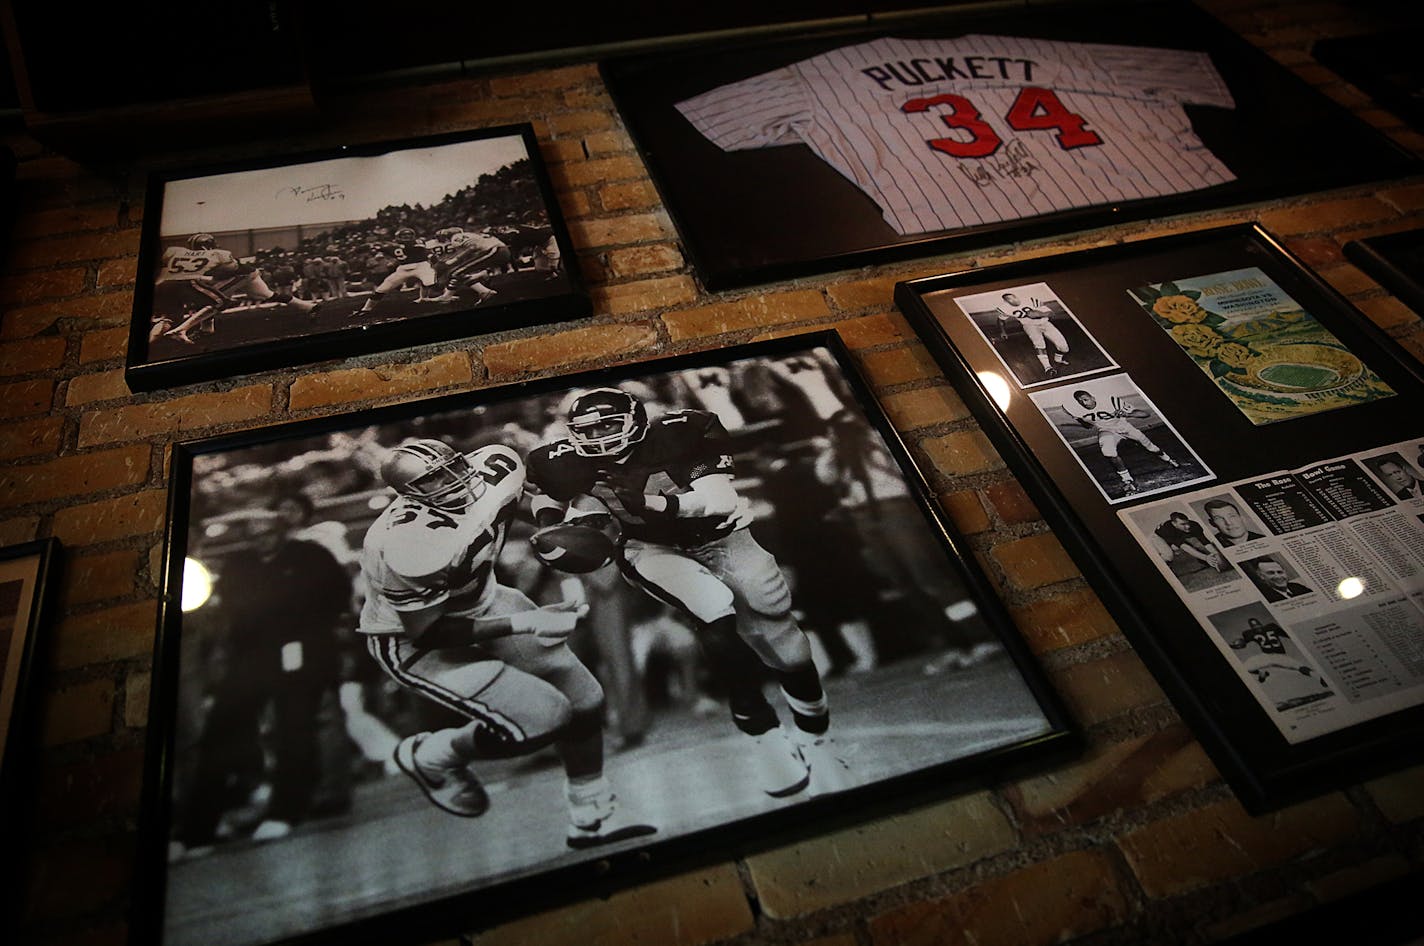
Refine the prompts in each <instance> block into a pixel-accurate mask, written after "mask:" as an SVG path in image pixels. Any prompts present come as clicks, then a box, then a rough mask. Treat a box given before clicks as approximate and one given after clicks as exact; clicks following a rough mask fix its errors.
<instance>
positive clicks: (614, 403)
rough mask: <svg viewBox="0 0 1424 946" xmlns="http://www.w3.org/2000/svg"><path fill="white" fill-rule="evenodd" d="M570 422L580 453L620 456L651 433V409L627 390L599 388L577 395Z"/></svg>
mask: <svg viewBox="0 0 1424 946" xmlns="http://www.w3.org/2000/svg"><path fill="white" fill-rule="evenodd" d="M566 425H567V427H568V429H569V440H570V441H571V442H572V443H573V445H574V452H575V453H577V454H578V455H579V456H583V457H610V456H618V455H619V454H622V453H624V452H625V451H626V450H627V449H628V448H629V447H631V446H633V444H635V443H638V442H639V441H640V440H642V439H643V438H644V437H645V436H647V433H648V410H647V408H645V407H644V406H643V402H642V401H640V400H638V399H637V398H636V397H634V396H633V395H631V394H629V393H628V392H626V391H620V390H618V389H617V388H595V389H594V390H592V391H585V392H584V393H583V394H580V395H579V396H578V397H576V398H574V401H573V404H571V405H570V406H569V412H568V420H567V421H566Z"/></svg>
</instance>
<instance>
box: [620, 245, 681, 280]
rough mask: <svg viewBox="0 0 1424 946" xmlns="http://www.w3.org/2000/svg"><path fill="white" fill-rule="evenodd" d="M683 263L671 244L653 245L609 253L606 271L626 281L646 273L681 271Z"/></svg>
mask: <svg viewBox="0 0 1424 946" xmlns="http://www.w3.org/2000/svg"><path fill="white" fill-rule="evenodd" d="M684 262H685V261H684V260H683V258H682V253H681V252H679V250H678V248H677V247H676V246H674V245H673V244H671V243H653V244H649V245H646V246H633V247H629V248H627V249H622V250H612V251H610V252H609V254H608V271H609V273H611V274H612V275H613V276H614V277H616V278H619V279H626V278H628V277H631V276H645V275H647V274H648V273H665V272H667V271H668V270H670V269H681V268H682V266H683V263H684Z"/></svg>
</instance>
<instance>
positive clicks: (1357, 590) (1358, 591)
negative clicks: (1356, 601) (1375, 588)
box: [1336, 578, 1365, 600]
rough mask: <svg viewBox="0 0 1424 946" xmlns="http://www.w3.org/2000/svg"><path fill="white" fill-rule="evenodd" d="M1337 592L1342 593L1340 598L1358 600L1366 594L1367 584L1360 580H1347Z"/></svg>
mask: <svg viewBox="0 0 1424 946" xmlns="http://www.w3.org/2000/svg"><path fill="white" fill-rule="evenodd" d="M1336 590H1337V591H1339V592H1340V597H1342V598H1344V599H1346V600H1349V599H1350V598H1358V597H1359V596H1360V595H1362V594H1364V593H1365V583H1364V582H1363V581H1361V580H1360V579H1358V578H1346V579H1345V580H1344V581H1342V582H1340V587H1339V588H1338V589H1336Z"/></svg>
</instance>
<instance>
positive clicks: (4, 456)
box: [0, 417, 64, 460]
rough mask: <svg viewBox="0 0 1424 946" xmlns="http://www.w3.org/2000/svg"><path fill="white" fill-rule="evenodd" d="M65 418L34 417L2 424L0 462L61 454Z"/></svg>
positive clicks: (0, 428) (0, 426)
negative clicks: (61, 438) (60, 447)
mask: <svg viewBox="0 0 1424 946" xmlns="http://www.w3.org/2000/svg"><path fill="white" fill-rule="evenodd" d="M63 432H64V418H63V417H34V418H30V419H28V420H18V421H10V422H8V423H4V424H0V460H11V459H15V458H17V457H34V456H40V455H42V454H53V453H58V452H59V445H60V437H61V435H62V434H63Z"/></svg>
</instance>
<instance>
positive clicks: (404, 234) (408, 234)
mask: <svg viewBox="0 0 1424 946" xmlns="http://www.w3.org/2000/svg"><path fill="white" fill-rule="evenodd" d="M395 239H396V242H397V243H414V242H415V231H414V230H412V229H411V228H410V227H401V228H400V229H399V230H397V231H396V236H395Z"/></svg>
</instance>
